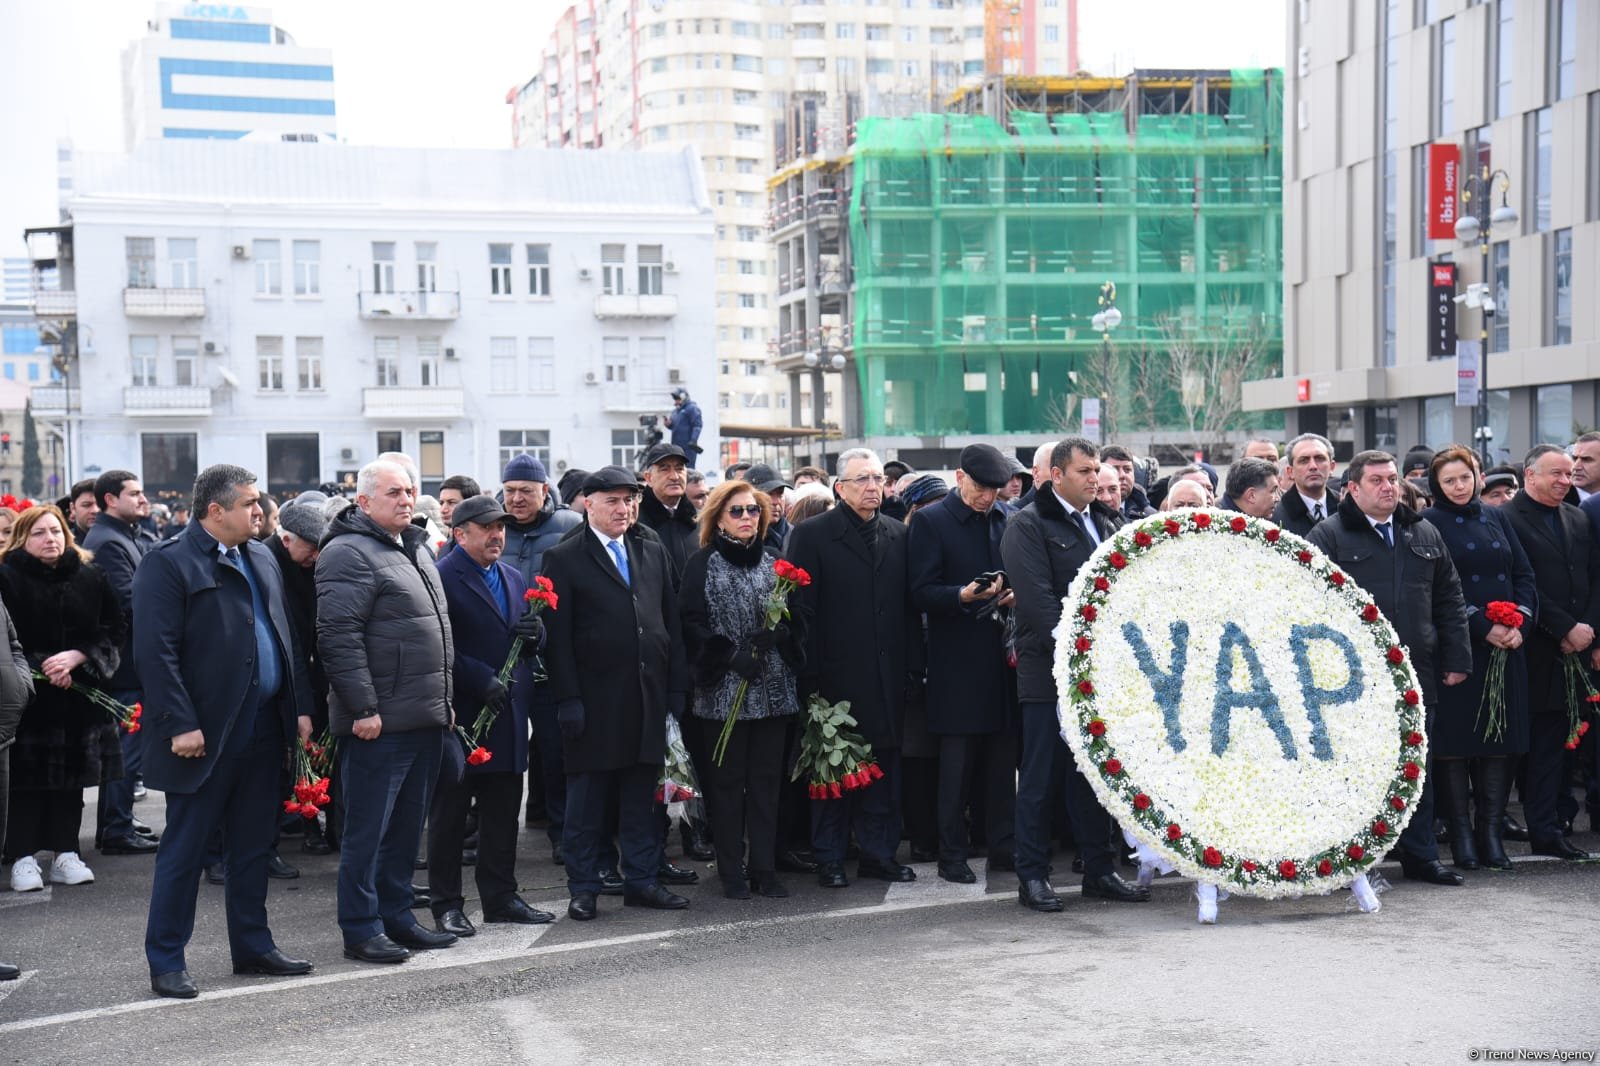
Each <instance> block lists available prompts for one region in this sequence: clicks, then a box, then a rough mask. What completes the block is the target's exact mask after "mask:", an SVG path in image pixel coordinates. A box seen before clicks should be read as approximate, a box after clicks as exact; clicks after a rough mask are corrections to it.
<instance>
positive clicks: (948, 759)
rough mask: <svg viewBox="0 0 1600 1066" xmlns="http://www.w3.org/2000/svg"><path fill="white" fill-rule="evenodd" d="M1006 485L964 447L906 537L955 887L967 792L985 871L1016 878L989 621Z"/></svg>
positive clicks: (996, 633) (1001, 703) (943, 867)
mask: <svg viewBox="0 0 1600 1066" xmlns="http://www.w3.org/2000/svg"><path fill="white" fill-rule="evenodd" d="M1010 478H1011V469H1010V466H1009V464H1008V463H1007V462H1006V457H1005V456H1004V455H1002V454H1001V453H1000V450H999V449H998V448H995V447H994V446H993V445H990V444H969V445H967V447H966V448H964V449H963V450H962V452H961V466H960V468H959V469H957V470H956V491H955V492H952V493H949V494H948V495H946V496H945V498H944V499H942V500H940V501H939V502H938V503H936V504H933V505H932V506H930V507H926V508H923V509H922V510H919V511H918V512H917V516H916V520H915V521H914V522H912V523H911V524H910V527H909V540H908V553H909V559H910V564H909V565H910V569H911V578H910V580H911V602H912V604H913V605H914V606H915V607H916V608H918V609H919V610H921V611H923V612H924V613H926V614H927V616H928V654H927V659H928V690H927V691H928V697H927V704H928V731H929V732H930V733H932V734H934V735H935V736H937V737H938V738H939V805H938V807H939V876H940V877H942V878H943V879H944V880H946V881H953V882H956V883H957V884H971V883H973V882H974V881H976V880H977V875H976V874H974V873H973V871H972V867H971V866H969V865H968V864H967V847H968V840H967V825H966V808H967V797H968V795H969V793H971V792H973V790H974V788H977V789H981V790H982V791H981V794H982V795H983V797H984V801H983V805H982V806H983V812H984V816H985V826H984V835H985V844H986V845H987V847H988V849H989V869H991V870H1014V869H1016V863H1015V861H1014V860H1013V858H1012V822H1013V819H1014V818H1015V815H1016V805H1017V794H1016V774H1017V746H1016V740H1015V738H1014V732H1013V731H1014V727H1015V724H1016V718H1015V714H1014V711H1013V708H1012V696H1011V678H1010V676H1009V675H1010V673H1011V671H1010V668H1009V667H1008V666H1007V665H1006V650H1005V643H1004V640H1003V637H1004V633H1005V631H1004V629H1003V628H1002V626H1000V625H998V624H997V620H998V619H999V618H1000V616H999V615H998V614H997V613H996V611H997V608H1001V607H1009V606H1010V604H1011V600H1012V596H1011V593H1010V592H1009V591H1008V590H1007V589H1006V581H1005V576H1004V575H1003V574H998V572H999V571H1001V570H1003V569H1004V566H1005V564H1004V563H1003V562H1001V559H1000V538H1001V537H1002V536H1003V535H1004V534H1005V529H1006V513H1007V512H1006V511H1005V509H1004V508H1003V507H1001V506H999V504H998V498H999V490H1000V488H1001V487H1003V486H1004V485H1005V484H1006V482H1007V481H1009V480H1010ZM985 574H998V576H996V577H993V578H991V579H988V580H983V575H985Z"/></svg>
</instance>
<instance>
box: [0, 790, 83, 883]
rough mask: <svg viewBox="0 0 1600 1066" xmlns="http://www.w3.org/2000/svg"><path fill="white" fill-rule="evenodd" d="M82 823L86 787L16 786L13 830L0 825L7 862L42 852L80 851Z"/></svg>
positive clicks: (8, 863) (12, 801)
mask: <svg viewBox="0 0 1600 1066" xmlns="http://www.w3.org/2000/svg"><path fill="white" fill-rule="evenodd" d="M82 822H83V789H81V788H39V789H33V788H26V789H17V790H16V791H15V792H12V793H11V825H10V830H9V831H6V830H5V829H4V827H0V833H3V835H4V838H5V843H6V846H5V856H4V861H5V863H6V864H7V865H10V864H11V863H14V862H16V861H17V860H18V859H20V858H22V857H23V856H24V855H32V854H34V853H36V852H40V851H53V852H55V853H56V854H57V855H60V854H63V853H65V852H69V851H77V850H78V826H79V825H80V824H81V823H82Z"/></svg>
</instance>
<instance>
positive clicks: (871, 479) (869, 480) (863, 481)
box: [838, 474, 889, 485]
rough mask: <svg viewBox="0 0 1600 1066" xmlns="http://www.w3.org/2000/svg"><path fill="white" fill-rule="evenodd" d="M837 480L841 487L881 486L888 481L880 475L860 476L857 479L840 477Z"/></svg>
mask: <svg viewBox="0 0 1600 1066" xmlns="http://www.w3.org/2000/svg"><path fill="white" fill-rule="evenodd" d="M838 480H839V483H840V484H843V485H882V484H885V483H887V482H888V480H889V479H888V478H886V477H884V476H883V475H882V474H861V475H859V476H857V477H842V478H839V479H838Z"/></svg>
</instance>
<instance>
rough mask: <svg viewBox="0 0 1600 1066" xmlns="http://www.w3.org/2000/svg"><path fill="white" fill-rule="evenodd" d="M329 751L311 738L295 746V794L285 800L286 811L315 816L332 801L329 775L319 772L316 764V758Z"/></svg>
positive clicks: (308, 816)
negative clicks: (329, 793)
mask: <svg viewBox="0 0 1600 1066" xmlns="http://www.w3.org/2000/svg"><path fill="white" fill-rule="evenodd" d="M329 751H330V749H328V748H324V747H322V746H321V745H319V744H314V743H312V742H311V741H309V740H308V741H305V742H304V743H303V744H300V745H298V746H296V747H295V749H294V789H293V791H294V795H293V796H292V797H291V798H289V799H286V800H284V801H283V809H284V811H285V812H286V813H288V814H298V815H300V816H301V817H302V818H308V819H309V818H315V817H316V816H317V814H318V813H319V812H321V810H322V808H324V807H326V806H327V805H328V804H329V803H331V802H332V800H330V799H329V797H328V777H327V775H326V774H323V773H320V772H318V769H317V767H316V765H315V762H316V760H318V759H319V758H323V757H325V756H326V755H327V753H328V752H329ZM319 753H321V754H319Z"/></svg>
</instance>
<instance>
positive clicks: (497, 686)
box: [483, 677, 511, 715]
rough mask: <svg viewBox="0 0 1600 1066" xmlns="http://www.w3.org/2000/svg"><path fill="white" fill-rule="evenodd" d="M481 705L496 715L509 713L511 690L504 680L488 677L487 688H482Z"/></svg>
mask: <svg viewBox="0 0 1600 1066" xmlns="http://www.w3.org/2000/svg"><path fill="white" fill-rule="evenodd" d="M483 705H484V706H485V707H487V708H489V709H490V710H491V711H493V712H494V713H495V714H497V715H499V714H510V713H511V690H510V689H508V688H506V685H505V682H503V681H501V680H500V679H499V678H498V677H491V678H490V679H489V686H488V688H486V689H484V690H483Z"/></svg>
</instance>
